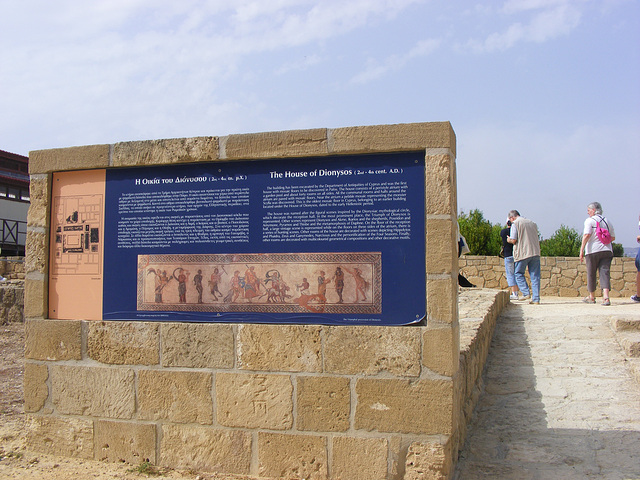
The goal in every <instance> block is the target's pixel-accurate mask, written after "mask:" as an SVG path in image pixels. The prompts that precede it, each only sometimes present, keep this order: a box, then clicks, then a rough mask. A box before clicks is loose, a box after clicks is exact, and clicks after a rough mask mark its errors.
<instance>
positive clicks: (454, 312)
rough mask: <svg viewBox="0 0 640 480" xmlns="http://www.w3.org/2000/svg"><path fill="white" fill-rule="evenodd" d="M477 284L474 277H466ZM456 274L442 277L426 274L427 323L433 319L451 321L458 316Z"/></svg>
mask: <svg viewBox="0 0 640 480" xmlns="http://www.w3.org/2000/svg"><path fill="white" fill-rule="evenodd" d="M467 279H468V280H470V281H471V282H473V283H475V284H477V280H476V279H475V277H467ZM457 285H458V276H457V275H454V274H452V275H446V276H444V278H440V277H437V278H433V277H431V276H427V315H428V319H427V323H428V322H429V321H430V320H435V321H437V322H441V323H453V322H455V321H456V320H457V318H458V288H457Z"/></svg>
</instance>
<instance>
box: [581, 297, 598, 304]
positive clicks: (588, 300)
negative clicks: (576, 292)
mask: <svg viewBox="0 0 640 480" xmlns="http://www.w3.org/2000/svg"><path fill="white" fill-rule="evenodd" d="M582 301H583V302H584V303H596V299H595V298H591V297H584V298H583V299H582Z"/></svg>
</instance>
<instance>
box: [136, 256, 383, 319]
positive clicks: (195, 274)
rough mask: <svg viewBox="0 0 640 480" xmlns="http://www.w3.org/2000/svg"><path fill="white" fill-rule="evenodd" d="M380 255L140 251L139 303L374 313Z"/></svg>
mask: <svg viewBox="0 0 640 480" xmlns="http://www.w3.org/2000/svg"><path fill="white" fill-rule="evenodd" d="M381 257H382V254H381V253H380V252H365V253H272V254H238V255H232V254H203V255H197V254H193V255H180V254H171V255H139V256H138V277H137V278H138V282H137V285H138V302H137V303H138V305H137V309H138V310H154V311H167V310H173V311H191V312H265V313H268V312H278V313H296V312H307V313H308V312H312V313H351V314H358V313H381V312H382V272H381V270H382V262H381Z"/></svg>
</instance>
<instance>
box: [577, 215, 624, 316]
mask: <svg viewBox="0 0 640 480" xmlns="http://www.w3.org/2000/svg"><path fill="white" fill-rule="evenodd" d="M587 213H588V214H589V218H587V219H586V220H585V221H584V229H583V231H582V245H580V261H581V262H582V261H585V262H586V264H587V290H588V291H589V295H588V296H587V297H585V298H584V299H583V302H585V303H596V299H595V291H596V270H597V271H598V272H599V274H600V275H599V276H600V288H602V305H611V301H610V300H609V290H611V278H610V274H609V270H610V269H611V260H612V259H613V247H612V246H611V243H612V242H613V241H614V240H615V239H616V234H615V232H614V231H613V225H612V224H611V222H609V221H608V220H607V219H606V217H604V216H603V215H602V205H600V203H598V202H593V203H590V204H589V205H588V206H587ZM598 223H600V227H601V228H606V229H607V230H609V233H610V234H611V243H607V244H604V243H602V242H601V241H600V239H599V238H598V236H597V235H596V228H597V226H598Z"/></svg>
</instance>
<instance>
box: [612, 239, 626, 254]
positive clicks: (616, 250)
mask: <svg viewBox="0 0 640 480" xmlns="http://www.w3.org/2000/svg"><path fill="white" fill-rule="evenodd" d="M611 246H612V247H613V256H614V257H624V247H623V246H622V244H621V243H615V242H613V243H612V244H611Z"/></svg>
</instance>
